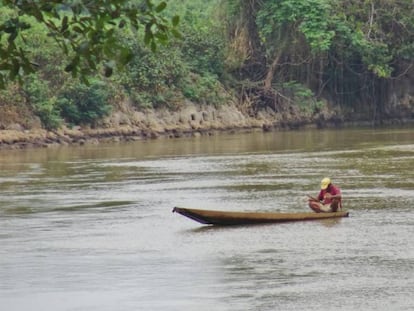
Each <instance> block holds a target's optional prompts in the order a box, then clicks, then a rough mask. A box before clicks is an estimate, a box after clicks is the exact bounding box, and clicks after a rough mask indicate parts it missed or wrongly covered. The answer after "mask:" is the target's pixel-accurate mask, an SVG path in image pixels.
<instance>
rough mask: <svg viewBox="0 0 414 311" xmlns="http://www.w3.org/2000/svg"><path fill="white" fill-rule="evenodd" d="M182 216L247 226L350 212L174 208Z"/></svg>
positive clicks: (202, 220) (211, 223) (217, 223)
mask: <svg viewBox="0 0 414 311" xmlns="http://www.w3.org/2000/svg"><path fill="white" fill-rule="evenodd" d="M174 212H175V213H178V214H181V215H183V216H185V217H188V218H190V219H192V220H195V221H197V222H199V223H202V224H206V225H219V226H229V225H247V224H264V223H280V222H290V221H306V220H317V219H327V218H339V217H348V216H349V212H347V211H341V212H335V213H314V212H309V213H267V212H231V211H213V210H202V209H195V208H184V207H174V209H173V213H174Z"/></svg>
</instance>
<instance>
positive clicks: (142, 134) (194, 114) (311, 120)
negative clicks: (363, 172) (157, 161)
mask: <svg viewBox="0 0 414 311" xmlns="http://www.w3.org/2000/svg"><path fill="white" fill-rule="evenodd" d="M246 110H247V109H244V108H243V107H238V106H236V105H235V104H230V105H225V106H221V107H217V108H216V107H213V106H202V105H195V104H193V103H190V102H186V103H185V104H183V106H182V108H181V109H179V110H176V111H170V110H167V109H158V110H153V109H149V110H145V111H138V110H136V109H133V108H132V107H131V106H130V105H128V104H127V103H124V104H122V106H120V107H118V109H117V110H116V111H114V112H113V113H112V114H111V116H109V117H107V118H106V119H105V120H103V121H102V122H101V123H100V124H98V125H97V126H96V127H94V128H92V127H90V126H77V127H74V128H68V127H63V128H61V129H59V130H57V131H47V130H44V129H42V128H41V127H40V122H39V120H36V119H35V118H33V120H30V122H28V120H27V115H25V116H24V117H25V119H24V120H22V122H19V121H18V120H17V118H16V117H15V118H13V119H12V120H11V122H5V121H4V119H3V121H2V120H0V121H1V122H0V129H2V130H0V149H22V148H38V147H51V146H58V145H71V144H77V145H83V144H99V143H104V142H116V141H134V140H143V139H156V138H179V137H184V136H202V135H215V134H217V133H220V132H236V131H253V130H261V131H273V130H291V129H300V128H305V127H313V128H324V127H340V126H343V125H344V124H345V123H349V122H351V120H347V118H346V117H344V115H345V114H344V113H342V112H340V111H338V110H332V109H330V108H329V107H328V106H326V107H325V108H324V109H322V110H320V111H318V112H309V111H301V110H300V109H299V108H298V107H295V106H289V107H285V108H284V109H283V110H281V111H279V112H277V113H276V112H275V111H274V110H272V109H270V108H267V109H263V110H261V111H256V112H255V113H252V112H247V111H246ZM397 122H400V121H399V120H397ZM351 123H352V122H351ZM27 124H30V127H29V128H28V126H27Z"/></svg>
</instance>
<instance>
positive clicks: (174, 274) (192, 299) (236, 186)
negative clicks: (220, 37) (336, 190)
mask: <svg viewBox="0 0 414 311" xmlns="http://www.w3.org/2000/svg"><path fill="white" fill-rule="evenodd" d="M413 168H414V128H384V129H341V130H307V131H292V132H272V133H247V134H233V135H224V134H223V135H216V136H210V137H197V138H181V139H172V140H168V139H159V140H151V141H139V142H133V143H113V144H101V145H87V146H82V147H59V148H50V149H35V150H21V151H6V150H4V151H1V152H0V245H1V247H0V306H1V310H5V311H6V310H7V311H14V310H16V311H26V310H31V311H36V310H39V311H61V310H65V311H69V310H70V311H75V310H76V311H81V310H87V311H94V310H96V311H114V310H128V311H129V310H131V311H132V310H134V311H135V310H145V311H146V310H148V311H158V310H159V311H161V310H162V311H164V310H168V311H170V310H171V311H193V310H197V311H203V310H205V311H210V310H215V311H233V310H237V311H238V310H318V311H320V310H365V311H366V310H414V297H413V296H412V293H413V292H414V238H413V237H414V170H413ZM325 176H330V177H331V178H332V181H333V183H334V184H336V185H338V186H340V187H341V189H342V192H343V196H344V200H343V202H344V207H345V208H346V209H348V210H349V211H350V217H349V218H342V219H337V220H324V221H310V222H297V223H284V224H270V225H257V226H235V227H211V226H204V225H201V224H199V223H196V222H194V221H192V220H190V219H187V218H185V217H183V216H181V215H178V214H176V213H172V209H173V207H174V206H182V207H192V208H204V209H219V210H234V211H280V212H303V211H308V208H307V206H306V195H307V194H311V195H316V194H317V193H318V191H319V183H320V180H321V179H322V178H323V177H325Z"/></svg>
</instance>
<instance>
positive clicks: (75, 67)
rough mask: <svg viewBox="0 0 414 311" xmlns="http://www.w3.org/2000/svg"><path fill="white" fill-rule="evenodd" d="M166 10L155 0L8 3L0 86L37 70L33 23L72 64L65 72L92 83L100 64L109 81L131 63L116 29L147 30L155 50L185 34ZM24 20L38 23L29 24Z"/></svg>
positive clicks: (1, 27) (0, 39)
mask: <svg viewBox="0 0 414 311" xmlns="http://www.w3.org/2000/svg"><path fill="white" fill-rule="evenodd" d="M166 6H167V4H166V2H165V1H161V2H160V3H159V4H154V3H153V1H152V0H145V1H129V0H117V1H106V0H99V1H63V0H54V1H49V0H48V1H45V0H39V1H17V2H16V1H12V0H3V1H2V2H1V3H0V7H1V9H2V12H3V10H5V9H6V7H7V8H9V9H11V10H12V13H13V14H10V16H9V18H3V19H2V21H1V22H0V57H1V60H0V87H4V86H5V83H6V82H7V81H8V80H15V79H20V78H21V77H22V75H25V74H28V73H32V72H33V71H34V70H35V66H34V64H33V63H32V59H31V58H30V56H29V55H28V52H27V50H26V49H25V47H26V40H28V39H29V38H25V33H26V32H27V30H28V29H30V28H31V27H32V25H33V24H34V23H38V24H41V25H42V26H43V27H44V28H45V32H47V33H48V35H49V36H51V37H52V38H54V40H55V41H56V42H57V44H58V45H59V46H60V48H61V49H62V51H63V52H64V53H65V54H66V57H67V58H68V59H69V62H68V63H67V65H66V67H65V70H66V71H67V72H71V73H72V75H73V76H75V77H76V76H79V77H80V78H81V79H82V80H83V81H84V82H86V83H87V76H88V75H90V74H92V73H95V72H96V70H97V69H98V65H99V64H103V66H104V74H105V76H107V77H108V76H111V75H112V72H113V69H114V66H115V64H118V65H120V66H122V65H125V64H126V63H127V62H128V61H129V60H130V59H131V55H132V53H133V51H131V50H129V49H128V48H127V47H125V46H123V45H122V44H121V43H120V41H119V40H118V37H117V30H119V29H124V28H126V27H130V28H132V29H134V30H135V31H137V30H138V29H141V27H142V29H143V32H144V39H143V40H144V43H145V44H146V45H148V46H150V47H151V49H152V50H153V51H154V50H155V49H156V46H157V43H164V42H166V41H167V40H168V38H169V36H171V35H173V36H180V34H179V32H178V30H177V29H176V27H177V26H178V23H179V18H178V16H173V17H172V18H171V20H167V19H166V18H165V17H163V16H162V14H161V13H162V11H163V10H164V9H165V8H166ZM25 16H30V17H33V18H34V20H35V22H28V21H27V18H25ZM19 39H20V40H19Z"/></svg>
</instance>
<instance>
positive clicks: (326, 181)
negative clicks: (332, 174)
mask: <svg viewBox="0 0 414 311" xmlns="http://www.w3.org/2000/svg"><path fill="white" fill-rule="evenodd" d="M330 183H331V179H330V178H329V177H325V178H324V179H322V181H321V189H322V190H325V189H326V188H328V186H329V184H330Z"/></svg>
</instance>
